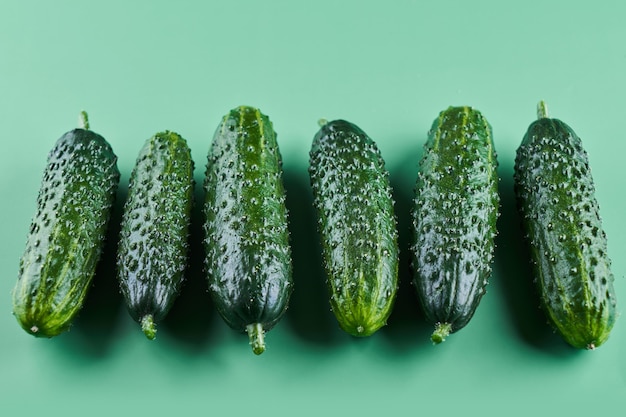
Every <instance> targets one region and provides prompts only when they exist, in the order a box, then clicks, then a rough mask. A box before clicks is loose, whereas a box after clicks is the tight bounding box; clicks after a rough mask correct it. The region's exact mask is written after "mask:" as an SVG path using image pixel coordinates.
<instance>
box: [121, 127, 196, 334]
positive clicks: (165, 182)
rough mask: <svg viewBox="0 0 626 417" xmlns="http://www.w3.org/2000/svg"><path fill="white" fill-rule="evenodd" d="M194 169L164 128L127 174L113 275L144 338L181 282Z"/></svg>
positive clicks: (181, 145)
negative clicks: (115, 276) (124, 201)
mask: <svg viewBox="0 0 626 417" xmlns="http://www.w3.org/2000/svg"><path fill="white" fill-rule="evenodd" d="M193 168H194V165H193V161H192V159H191V151H190V149H189V147H188V146H187V142H186V141H185V139H183V138H182V137H181V136H180V135H178V134H177V133H174V132H170V131H165V132H161V133H157V134H156V135H154V136H153V137H152V138H150V139H148V140H147V141H146V143H145V144H144V146H143V148H142V149H141V151H140V152H139V156H138V157H137V162H136V164H135V167H134V169H133V171H132V173H131V176H130V182H129V187H128V199H127V200H126V203H125V205H124V213H123V217H122V224H121V232H120V241H119V246H118V259H117V266H118V279H119V282H120V288H121V290H122V294H124V298H125V300H126V304H127V307H128V311H129V312H130V314H131V316H132V317H133V319H135V320H136V321H137V322H138V323H140V324H141V327H142V329H143V331H144V333H145V334H146V336H147V337H148V338H149V339H154V337H155V336H156V327H155V326H156V322H158V321H160V320H162V319H163V318H164V317H165V316H166V314H167V313H168V311H169V310H170V308H171V306H172V304H173V303H174V300H175V299H176V297H177V296H178V293H179V291H180V287H181V285H182V282H183V278H184V272H185V268H186V265H187V251H188V234H189V224H190V222H191V208H192V205H193V188H194V180H193Z"/></svg>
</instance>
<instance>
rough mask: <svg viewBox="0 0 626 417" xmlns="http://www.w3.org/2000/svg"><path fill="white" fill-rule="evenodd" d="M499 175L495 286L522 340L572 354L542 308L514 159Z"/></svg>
mask: <svg viewBox="0 0 626 417" xmlns="http://www.w3.org/2000/svg"><path fill="white" fill-rule="evenodd" d="M498 175H499V177H500V182H499V184H498V192H499V195H500V217H499V219H498V235H497V237H496V250H495V262H494V275H495V276H496V277H497V279H498V282H497V285H495V286H494V287H496V288H497V287H501V288H502V293H503V294H502V295H503V297H504V299H505V303H504V304H505V305H506V306H507V307H508V308H509V317H510V320H511V323H512V325H513V327H514V328H515V331H516V333H517V335H518V336H519V337H520V339H521V340H522V341H524V342H525V343H527V344H528V345H529V346H531V347H533V348H536V349H537V350H540V351H543V352H546V353H550V354H553V355H555V356H565V355H572V354H574V353H575V352H576V350H575V349H573V348H571V347H570V346H569V345H567V344H566V343H565V342H564V341H563V340H562V339H561V337H560V336H559V335H558V334H557V333H556V332H555V331H554V330H553V329H552V327H551V326H550V325H549V324H548V322H547V318H546V316H545V314H544V312H543V310H542V308H541V300H540V297H539V294H538V291H537V289H536V287H535V284H534V282H533V271H532V267H531V263H530V250H529V248H528V245H527V244H526V242H525V240H524V236H523V232H522V227H521V218H520V216H519V214H518V211H517V203H516V197H515V191H514V180H513V166H512V163H510V164H509V165H507V166H503V165H501V166H500V167H499V169H498ZM494 281H495V280H494Z"/></svg>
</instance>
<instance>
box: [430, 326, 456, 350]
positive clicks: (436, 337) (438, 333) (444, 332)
mask: <svg viewBox="0 0 626 417" xmlns="http://www.w3.org/2000/svg"><path fill="white" fill-rule="evenodd" d="M451 331H452V325H451V324H450V323H437V324H435V331H434V332H433V334H432V336H430V340H432V341H433V343H434V344H436V345H438V344H439V343H441V342H444V341H445V340H446V337H448V335H449V334H450V332H451Z"/></svg>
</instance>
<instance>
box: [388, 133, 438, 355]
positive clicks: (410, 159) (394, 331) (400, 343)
mask: <svg viewBox="0 0 626 417" xmlns="http://www.w3.org/2000/svg"><path fill="white" fill-rule="evenodd" d="M425 140H426V138H424V140H423V141H422V142H420V141H419V140H418V141H416V140H415V138H414V137H412V138H410V140H405V141H404V142H406V143H410V144H412V145H411V149H409V150H407V151H406V152H405V153H403V155H404V156H403V157H402V159H401V160H400V161H398V162H396V163H394V164H393V165H390V166H389V167H388V170H389V179H390V182H391V187H392V189H393V199H394V202H395V206H394V211H395V215H396V220H397V224H398V226H397V227H398V247H399V248H400V252H399V267H398V292H397V295H396V301H395V304H394V308H393V311H392V313H391V316H390V317H389V323H388V325H387V326H385V327H383V328H382V329H381V332H382V334H383V335H385V336H386V337H387V338H388V339H389V340H390V341H391V345H392V346H391V348H392V349H395V350H396V351H397V352H399V353H407V354H411V353H413V352H414V351H415V350H416V349H418V348H423V347H424V346H426V345H430V344H431V343H430V333H431V332H432V329H431V327H432V326H431V325H430V323H428V322H427V321H426V318H425V316H424V313H423V311H422V309H421V307H420V303H419V299H418V297H417V293H416V291H415V287H414V286H413V284H412V280H413V275H412V270H411V252H410V246H411V240H412V237H411V236H412V233H411V210H412V206H413V199H414V190H415V181H416V179H417V172H418V165H419V160H420V159H421V157H422V153H423V146H422V144H423V143H424V142H425Z"/></svg>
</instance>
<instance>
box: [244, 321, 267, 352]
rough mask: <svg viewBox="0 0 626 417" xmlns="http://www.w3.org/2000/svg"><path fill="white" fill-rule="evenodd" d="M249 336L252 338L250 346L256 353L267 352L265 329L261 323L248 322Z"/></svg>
mask: <svg viewBox="0 0 626 417" xmlns="http://www.w3.org/2000/svg"><path fill="white" fill-rule="evenodd" d="M246 331H247V332H248V337H249V338H250V346H252V351H253V352H254V354H255V355H260V354H261V353H263V352H265V330H263V325H262V324H261V323H253V324H248V325H247V326H246Z"/></svg>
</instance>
